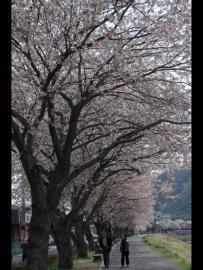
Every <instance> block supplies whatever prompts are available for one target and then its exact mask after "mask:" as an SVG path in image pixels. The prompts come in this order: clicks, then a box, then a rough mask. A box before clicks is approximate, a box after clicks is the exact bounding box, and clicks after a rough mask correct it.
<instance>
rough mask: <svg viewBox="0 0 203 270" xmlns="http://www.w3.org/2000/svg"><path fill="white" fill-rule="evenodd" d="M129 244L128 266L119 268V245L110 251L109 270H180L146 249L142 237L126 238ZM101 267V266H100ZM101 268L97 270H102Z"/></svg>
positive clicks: (180, 269)
mask: <svg viewBox="0 0 203 270" xmlns="http://www.w3.org/2000/svg"><path fill="white" fill-rule="evenodd" d="M128 241H129V244H130V256H129V259H130V266H128V267H127V266H124V267H121V262H120V250H119V245H120V244H119V243H117V244H116V245H115V246H114V247H113V248H112V251H111V255H110V266H109V269H110V270H117V269H121V268H124V269H129V270H135V269H136V270H182V268H181V267H179V266H177V265H176V264H175V263H173V262H171V261H169V260H167V259H166V258H164V257H162V256H161V255H159V254H158V253H156V252H154V251H152V250H151V249H150V248H148V247H146V246H145V245H144V244H143V242H142V236H133V237H130V238H128ZM102 265H103V264H102ZM102 265H101V267H100V268H99V269H98V270H101V269H104V267H103V266H102Z"/></svg>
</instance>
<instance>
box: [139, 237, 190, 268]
mask: <svg viewBox="0 0 203 270" xmlns="http://www.w3.org/2000/svg"><path fill="white" fill-rule="evenodd" d="M143 241H144V243H145V245H147V246H149V247H150V248H151V249H152V250H154V251H156V252H158V253H159V254H161V255H162V256H164V257H166V258H168V259H170V260H172V261H174V262H175V263H177V264H178V265H180V266H181V267H182V268H183V269H185V270H191V269H192V268H191V247H190V246H189V245H188V244H187V243H185V242H183V241H182V240H180V239H178V238H177V237H174V236H172V235H167V234H161V233H156V234H149V235H146V236H144V237H143Z"/></svg>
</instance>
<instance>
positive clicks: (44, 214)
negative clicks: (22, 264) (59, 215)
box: [26, 207, 53, 270]
mask: <svg viewBox="0 0 203 270" xmlns="http://www.w3.org/2000/svg"><path fill="white" fill-rule="evenodd" d="M52 217H53V213H51V212H50V211H48V210H47V209H44V208H42V207H41V209H39V208H37V209H35V208H33V209H32V218H31V222H30V233H29V239H28V255H27V268H26V269H27V270H46V269H47V259H48V242H49V233H50V227H51V221H52Z"/></svg>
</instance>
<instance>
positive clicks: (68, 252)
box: [51, 217, 73, 270]
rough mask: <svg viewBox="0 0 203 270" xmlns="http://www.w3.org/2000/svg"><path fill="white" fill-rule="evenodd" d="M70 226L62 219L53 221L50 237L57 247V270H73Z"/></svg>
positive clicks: (58, 218)
mask: <svg viewBox="0 0 203 270" xmlns="http://www.w3.org/2000/svg"><path fill="white" fill-rule="evenodd" d="M71 227H72V226H71V224H68V225H67V224H65V223H64V219H63V218H62V217H57V219H56V220H54V222H53V225H52V228H51V235H52V237H53V238H54V241H55V243H56V246H57V250H58V255H59V263H58V269H60V270H62V269H73V248H72V243H71Z"/></svg>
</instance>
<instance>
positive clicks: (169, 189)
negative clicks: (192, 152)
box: [155, 170, 191, 220]
mask: <svg viewBox="0 0 203 270" xmlns="http://www.w3.org/2000/svg"><path fill="white" fill-rule="evenodd" d="M167 180H168V181H167ZM157 191H158V192H159V191H160V194H159V196H158V198H157V203H156V205H155V210H156V211H160V212H161V213H162V214H170V215H171V218H172V219H178V218H183V219H188V220H189V219H191V170H179V171H176V172H175V173H174V174H173V175H167V174H166V173H164V174H162V175H160V176H159V183H158V184H157Z"/></svg>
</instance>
